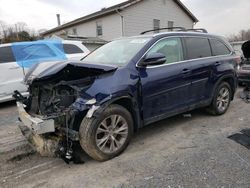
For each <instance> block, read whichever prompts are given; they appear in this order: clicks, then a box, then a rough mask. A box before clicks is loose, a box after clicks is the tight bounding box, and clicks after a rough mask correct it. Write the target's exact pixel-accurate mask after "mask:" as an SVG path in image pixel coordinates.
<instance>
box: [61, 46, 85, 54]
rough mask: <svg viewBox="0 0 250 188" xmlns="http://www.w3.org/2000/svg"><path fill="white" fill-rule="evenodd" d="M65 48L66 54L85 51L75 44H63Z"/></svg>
mask: <svg viewBox="0 0 250 188" xmlns="http://www.w3.org/2000/svg"><path fill="white" fill-rule="evenodd" d="M63 49H64V52H65V53H66V54H78V53H84V52H83V50H82V49H81V48H79V47H78V46H76V45H74V44H63Z"/></svg>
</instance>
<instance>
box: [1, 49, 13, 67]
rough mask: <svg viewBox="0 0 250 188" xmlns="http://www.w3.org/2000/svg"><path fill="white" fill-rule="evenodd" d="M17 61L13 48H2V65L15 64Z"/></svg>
mask: <svg viewBox="0 0 250 188" xmlns="http://www.w3.org/2000/svg"><path fill="white" fill-rule="evenodd" d="M15 61H16V59H15V57H14V55H13V53H12V50H11V47H10V46H6V47H1V48H0V63H8V62H15Z"/></svg>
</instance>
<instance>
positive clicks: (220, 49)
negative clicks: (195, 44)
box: [210, 39, 230, 55]
mask: <svg viewBox="0 0 250 188" xmlns="http://www.w3.org/2000/svg"><path fill="white" fill-rule="evenodd" d="M210 42H211V47H212V51H213V55H227V54H230V50H229V49H228V48H227V46H226V45H225V44H223V43H222V42H221V41H218V40H215V39H211V40H210Z"/></svg>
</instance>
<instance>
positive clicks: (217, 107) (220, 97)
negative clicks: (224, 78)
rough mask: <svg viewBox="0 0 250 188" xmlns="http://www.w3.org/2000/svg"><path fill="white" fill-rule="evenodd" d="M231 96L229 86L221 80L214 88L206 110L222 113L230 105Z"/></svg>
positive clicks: (215, 113) (214, 113)
mask: <svg viewBox="0 0 250 188" xmlns="http://www.w3.org/2000/svg"><path fill="white" fill-rule="evenodd" d="M231 96H232V89H231V86H230V85H229V84H228V83H227V82H222V83H221V84H220V85H219V86H218V87H217V88H216V90H215V94H214V97H213V101H212V104H211V105H210V107H209V108H208V111H209V112H210V113H211V114H213V115H222V114H224V113H225V112H226V111H227V110H228V107H229V105H230V102H231Z"/></svg>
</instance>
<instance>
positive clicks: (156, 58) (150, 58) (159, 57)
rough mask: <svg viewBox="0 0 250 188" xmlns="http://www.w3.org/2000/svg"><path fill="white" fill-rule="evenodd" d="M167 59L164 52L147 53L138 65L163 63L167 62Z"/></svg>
mask: <svg viewBox="0 0 250 188" xmlns="http://www.w3.org/2000/svg"><path fill="white" fill-rule="evenodd" d="M166 60H167V59H166V56H165V55H164V54H162V53H156V52H155V53H150V54H147V55H146V56H145V57H144V58H143V59H142V61H141V62H140V63H139V64H138V65H139V66H142V67H146V66H153V65H162V64H164V63H165V62H166Z"/></svg>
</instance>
